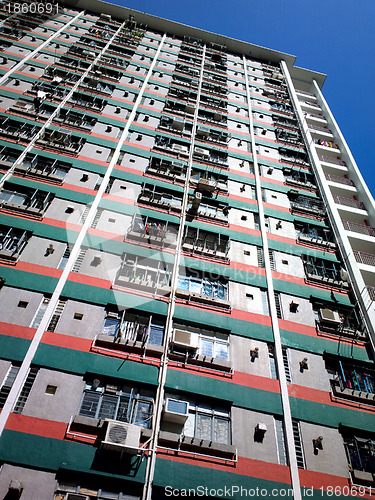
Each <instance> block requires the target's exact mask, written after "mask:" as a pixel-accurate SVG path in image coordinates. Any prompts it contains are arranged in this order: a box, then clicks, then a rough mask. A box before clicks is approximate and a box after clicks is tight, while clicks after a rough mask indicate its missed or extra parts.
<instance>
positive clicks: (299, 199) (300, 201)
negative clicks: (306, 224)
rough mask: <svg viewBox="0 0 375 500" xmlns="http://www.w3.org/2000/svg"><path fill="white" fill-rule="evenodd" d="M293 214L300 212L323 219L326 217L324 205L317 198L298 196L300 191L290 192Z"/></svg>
mask: <svg viewBox="0 0 375 500" xmlns="http://www.w3.org/2000/svg"><path fill="white" fill-rule="evenodd" d="M289 198H290V200H291V201H290V206H291V209H292V212H299V213H303V214H306V215H310V216H313V217H317V218H319V219H322V218H324V217H325V215H326V210H325V208H324V203H323V202H322V201H321V200H319V199H316V198H309V197H307V196H303V195H298V191H296V192H294V191H292V192H289Z"/></svg>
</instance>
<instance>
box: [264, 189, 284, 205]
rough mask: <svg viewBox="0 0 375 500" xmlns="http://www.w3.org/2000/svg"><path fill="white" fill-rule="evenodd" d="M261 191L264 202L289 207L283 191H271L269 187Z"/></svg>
mask: <svg viewBox="0 0 375 500" xmlns="http://www.w3.org/2000/svg"><path fill="white" fill-rule="evenodd" d="M263 193H264V199H265V202H266V203H270V204H272V205H277V206H278V207H284V208H287V209H290V203H289V198H288V196H287V195H286V194H285V193H279V192H278V191H271V190H270V189H264V191H263Z"/></svg>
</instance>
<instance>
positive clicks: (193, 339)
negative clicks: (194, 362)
mask: <svg viewBox="0 0 375 500" xmlns="http://www.w3.org/2000/svg"><path fill="white" fill-rule="evenodd" d="M172 343H173V346H174V347H182V348H183V349H189V350H192V351H195V350H196V349H198V344H199V337H198V334H197V333H193V332H188V331H186V330H179V329H178V328H175V329H174V330H173V340H172Z"/></svg>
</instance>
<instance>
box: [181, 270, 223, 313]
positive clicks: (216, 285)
mask: <svg viewBox="0 0 375 500" xmlns="http://www.w3.org/2000/svg"><path fill="white" fill-rule="evenodd" d="M187 274H188V273H187ZM176 297H178V298H180V299H184V300H187V301H188V302H198V303H201V304H207V305H211V306H215V307H220V308H224V309H230V302H229V300H228V283H226V282H224V281H221V280H212V279H209V278H206V277H204V276H203V277H196V276H194V277H193V276H190V275H189V274H188V275H187V276H181V275H180V276H179V278H178V282H177V290H176Z"/></svg>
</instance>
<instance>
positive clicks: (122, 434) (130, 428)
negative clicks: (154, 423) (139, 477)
mask: <svg viewBox="0 0 375 500" xmlns="http://www.w3.org/2000/svg"><path fill="white" fill-rule="evenodd" d="M107 422H108V426H107V431H106V435H105V439H104V441H102V444H103V448H105V449H107V450H108V449H109V450H115V451H126V452H127V453H130V454H132V455H136V454H137V453H138V448H139V442H140V438H141V428H140V427H138V426H137V425H133V424H128V423H125V422H118V421H117V420H109V419H108V420H107Z"/></svg>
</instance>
